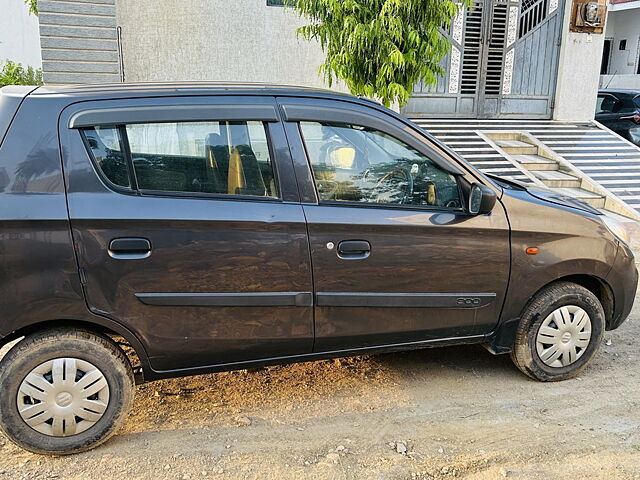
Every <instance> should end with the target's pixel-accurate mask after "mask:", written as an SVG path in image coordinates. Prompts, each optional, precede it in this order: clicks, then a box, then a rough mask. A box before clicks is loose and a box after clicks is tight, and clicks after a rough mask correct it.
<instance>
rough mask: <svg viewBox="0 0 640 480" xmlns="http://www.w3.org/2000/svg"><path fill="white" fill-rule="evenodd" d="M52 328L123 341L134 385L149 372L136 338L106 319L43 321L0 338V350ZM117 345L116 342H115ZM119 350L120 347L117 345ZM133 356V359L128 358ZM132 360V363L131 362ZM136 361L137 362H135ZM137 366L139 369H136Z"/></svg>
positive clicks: (141, 348)
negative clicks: (116, 338)
mask: <svg viewBox="0 0 640 480" xmlns="http://www.w3.org/2000/svg"><path fill="white" fill-rule="evenodd" d="M53 328H69V329H81V330H86V331H89V332H92V333H96V334H99V335H104V336H107V337H109V338H111V339H112V340H113V338H112V337H121V338H123V339H124V340H125V342H126V344H127V346H129V347H130V348H131V352H127V351H125V354H126V355H127V358H128V359H129V361H130V362H131V364H132V365H131V366H132V368H134V373H135V377H136V383H143V382H144V373H145V372H149V369H150V364H149V359H148V356H147V352H146V349H145V348H144V345H143V344H142V343H141V342H140V340H138V338H137V337H136V336H135V335H134V334H133V333H132V332H131V331H130V330H128V329H127V328H125V327H123V326H122V325H120V324H118V323H116V322H113V321H111V320H108V319H104V318H100V320H99V321H90V320H77V319H55V320H44V321H41V322H36V323H32V324H29V325H26V326H23V327H21V328H19V329H17V330H14V331H13V332H11V333H10V334H8V335H6V336H4V337H2V338H0V348H2V347H4V346H5V345H8V344H9V343H11V342H13V341H15V340H18V339H20V338H22V337H26V336H28V335H31V334H34V333H36V332H40V331H43V330H49V329H53ZM116 343H117V342H116ZM119 346H120V348H121V347H122V346H121V345H119ZM131 356H133V357H134V358H133V359H132V358H130V357H131ZM132 360H133V361H132ZM136 360H137V362H136ZM138 366H139V368H138Z"/></svg>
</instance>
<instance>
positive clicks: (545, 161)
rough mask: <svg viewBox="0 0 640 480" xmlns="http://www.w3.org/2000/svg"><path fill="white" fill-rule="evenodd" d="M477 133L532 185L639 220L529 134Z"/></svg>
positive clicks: (610, 195)
mask: <svg viewBox="0 0 640 480" xmlns="http://www.w3.org/2000/svg"><path fill="white" fill-rule="evenodd" d="M477 134H478V135H479V136H481V137H482V138H484V140H485V141H486V142H487V143H488V144H489V145H491V146H492V147H493V148H494V149H495V150H496V151H498V152H499V153H500V155H502V156H503V157H504V158H506V159H507V160H509V161H510V162H511V164H512V165H513V166H514V167H515V168H516V169H518V170H519V171H520V172H522V174H523V175H525V176H526V177H527V178H528V179H529V181H531V182H532V183H534V184H536V185H541V186H545V187H547V188H550V189H552V190H554V191H557V192H558V193H560V194H562V195H567V196H569V197H573V198H577V199H579V200H582V201H583V202H585V203H587V204H589V205H591V206H592V207H594V208H598V209H602V210H608V211H610V212H613V213H616V214H618V215H623V216H625V217H629V218H632V219H635V220H638V219H640V214H639V213H638V211H637V210H636V209H634V208H631V207H630V206H629V205H627V204H626V203H625V202H623V201H622V200H620V199H619V198H618V197H616V196H615V195H614V194H612V193H611V192H609V191H608V190H607V189H606V188H604V187H603V186H602V185H600V184H599V183H598V182H596V181H595V180H593V179H592V178H590V177H589V176H588V175H586V174H585V173H584V172H582V171H580V170H579V169H578V168H577V167H575V166H574V165H572V164H571V163H570V162H568V161H567V160H565V159H564V158H563V157H561V156H560V155H558V154H557V153H556V152H554V151H553V150H552V149H551V148H549V147H548V146H547V145H545V144H544V143H542V142H541V141H540V140H539V139H537V138H536V137H534V136H532V135H531V134H529V133H528V132H523V131H495V132H477Z"/></svg>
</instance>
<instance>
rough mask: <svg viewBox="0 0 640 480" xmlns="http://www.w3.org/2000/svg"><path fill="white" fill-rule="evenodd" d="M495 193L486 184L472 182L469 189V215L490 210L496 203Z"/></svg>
mask: <svg viewBox="0 0 640 480" xmlns="http://www.w3.org/2000/svg"><path fill="white" fill-rule="evenodd" d="M496 200H497V197H496V194H495V192H494V191H493V190H491V189H490V188H489V187H487V186H486V185H481V184H479V183H474V184H472V185H471V190H470V191H469V207H468V209H469V213H470V214H471V215H483V214H485V213H489V212H491V210H493V207H494V205H495V204H496Z"/></svg>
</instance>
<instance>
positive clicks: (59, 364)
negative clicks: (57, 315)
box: [0, 329, 135, 455]
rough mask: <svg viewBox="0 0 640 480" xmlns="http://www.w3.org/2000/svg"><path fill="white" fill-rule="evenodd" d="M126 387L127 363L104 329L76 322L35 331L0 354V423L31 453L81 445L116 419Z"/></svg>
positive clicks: (129, 389)
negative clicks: (86, 328) (78, 325)
mask: <svg viewBox="0 0 640 480" xmlns="http://www.w3.org/2000/svg"><path fill="white" fill-rule="evenodd" d="M27 377H28V378H27ZM134 388H135V383H134V377H133V371H132V369H131V364H130V363H129V361H128V359H127V357H126V355H125V354H124V352H123V351H122V350H121V349H120V348H119V347H118V346H117V345H116V344H115V343H114V342H113V341H111V339H109V338H108V337H104V336H101V335H96V334H94V333H91V332H88V331H84V330H70V329H54V330H46V331H43V332H39V333H36V334H34V335H30V336H27V337H25V338H24V339H23V340H22V341H20V342H19V343H18V344H16V345H15V346H14V347H13V348H12V349H11V350H10V351H9V352H8V353H7V354H6V355H5V357H4V358H3V359H2V361H1V362H0V429H1V430H2V431H3V432H4V434H5V435H6V436H7V437H8V438H9V440H11V441H12V442H13V443H15V444H16V445H18V446H19V447H21V448H23V449H25V450H28V451H30V452H33V453H38V454H45V455H68V454H73V453H79V452H83V451H85V450H89V449H91V448H94V447H96V446H98V445H100V444H101V443H103V442H105V441H107V440H108V439H109V438H110V437H111V436H112V435H113V434H114V433H115V432H116V431H117V430H118V428H119V427H120V426H121V425H122V423H123V422H124V420H125V419H126V418H127V415H128V413H129V410H130V409H131V406H132V404H133V396H134ZM47 417H50V418H47ZM27 422H29V424H28V423H27Z"/></svg>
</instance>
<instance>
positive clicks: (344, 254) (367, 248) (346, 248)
mask: <svg viewBox="0 0 640 480" xmlns="http://www.w3.org/2000/svg"><path fill="white" fill-rule="evenodd" d="M370 253H371V244H370V243H369V242H367V241H366V240H345V241H343V242H340V243H339V244H338V257H340V258H343V259H345V260H360V259H363V258H367V257H368V256H369V254H370Z"/></svg>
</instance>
